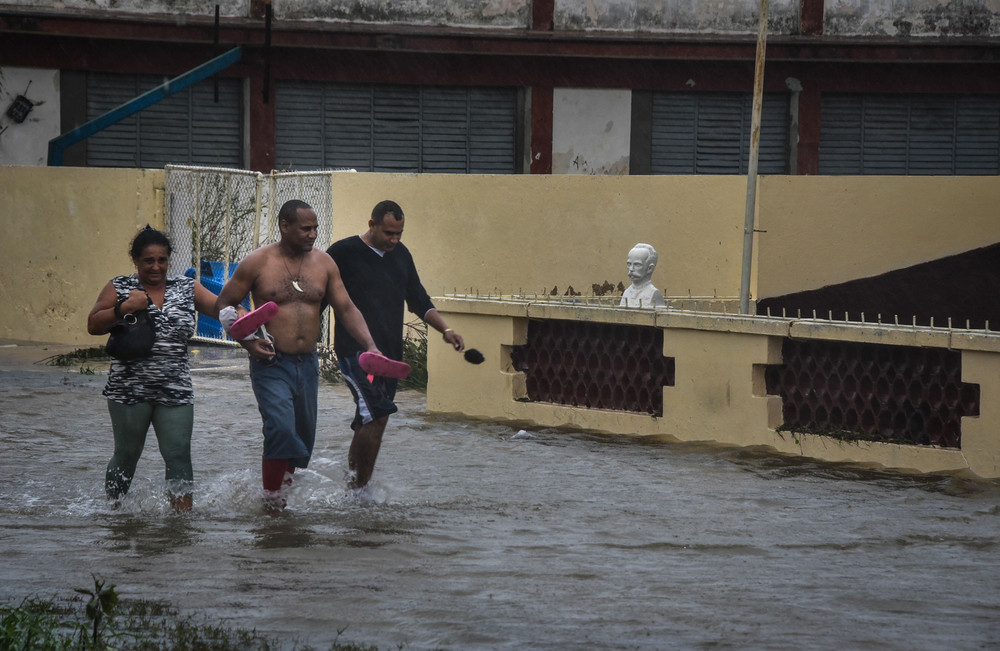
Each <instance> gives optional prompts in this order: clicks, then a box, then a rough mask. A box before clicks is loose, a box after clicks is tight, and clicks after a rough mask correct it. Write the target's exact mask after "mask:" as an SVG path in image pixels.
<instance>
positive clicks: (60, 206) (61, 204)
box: [0, 167, 164, 346]
mask: <svg viewBox="0 0 1000 651" xmlns="http://www.w3.org/2000/svg"><path fill="white" fill-rule="evenodd" d="M163 188H164V176H163V172H162V171H157V170H131V169H127V170H125V169H122V170H119V169H114V170H112V169H96V168H72V167H50V168H45V167H41V168H39V167H0V215H2V219H0V255H2V259H3V264H2V266H0V295H2V296H3V299H4V309H3V312H2V313H0V338H5V339H19V340H24V341H37V342H53V343H66V344H74V345H81V346H93V345H97V344H98V343H101V342H103V340H104V338H98V337H92V336H90V335H88V334H87V314H88V313H89V312H90V308H91V307H93V305H94V301H95V300H96V299H97V294H98V293H99V292H100V291H101V288H102V287H103V286H104V285H105V284H106V283H107V282H108V281H109V280H110V279H111V278H112V277H113V276H115V275H117V274H121V273H130V272H132V271H134V270H135V268H134V267H133V266H132V262H131V259H130V258H129V255H128V247H129V244H130V242H131V241H132V238H133V237H134V236H135V234H136V232H137V231H138V230H139V229H140V228H142V227H143V226H145V225H146V224H147V223H148V224H152V225H153V226H154V227H157V228H163V209H162V206H163Z"/></svg>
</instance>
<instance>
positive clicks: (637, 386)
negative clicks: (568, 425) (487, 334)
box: [511, 319, 674, 416]
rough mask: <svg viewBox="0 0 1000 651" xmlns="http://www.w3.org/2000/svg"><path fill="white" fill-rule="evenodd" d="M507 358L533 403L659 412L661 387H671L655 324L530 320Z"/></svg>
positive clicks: (668, 361)
mask: <svg viewBox="0 0 1000 651" xmlns="http://www.w3.org/2000/svg"><path fill="white" fill-rule="evenodd" d="M511 361H512V363H513V366H514V368H515V369H516V370H518V371H521V372H523V373H524V374H525V381H526V385H527V391H528V399H529V400H531V401H533V402H551V403H556V404H561V405H571V406H574V407H587V408H591V409H613V410H616V411H632V412H640V413H647V414H652V415H654V416H662V415H663V387H664V386H673V385H674V358H672V357H664V356H663V330H662V329H660V328H652V327H644V326H627V325H616V324H611V323H593V322H587V321H564V320H555V319H553V320H537V319H533V320H531V321H529V322H528V343H527V344H526V345H523V346H514V347H513V349H512V351H511Z"/></svg>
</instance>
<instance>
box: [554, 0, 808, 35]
mask: <svg viewBox="0 0 1000 651" xmlns="http://www.w3.org/2000/svg"><path fill="white" fill-rule="evenodd" d="M758 7H759V2H758V0H666V1H665V2H664V1H663V0H584V1H583V2H581V1H580V0H555V12H554V23H555V29H557V30H567V31H579V30H615V31H641V32H691V33H697V32H723V33H733V32H735V33H756V32H757V14H758ZM767 22H768V29H769V30H770V31H771V32H772V33H779V34H794V33H798V31H799V30H798V24H799V3H798V1H797V0H771V2H770V7H769V9H768V21H767Z"/></svg>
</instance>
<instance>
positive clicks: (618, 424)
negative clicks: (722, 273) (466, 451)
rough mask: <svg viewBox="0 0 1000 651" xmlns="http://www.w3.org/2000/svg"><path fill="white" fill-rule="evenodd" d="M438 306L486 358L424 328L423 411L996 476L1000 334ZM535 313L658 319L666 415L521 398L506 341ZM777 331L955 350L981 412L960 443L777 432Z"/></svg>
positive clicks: (632, 321)
mask: <svg viewBox="0 0 1000 651" xmlns="http://www.w3.org/2000/svg"><path fill="white" fill-rule="evenodd" d="M439 308H440V309H441V310H442V313H443V314H444V315H445V317H446V319H447V321H448V324H449V325H450V326H451V327H453V328H454V329H455V330H456V331H458V332H460V333H461V334H462V336H463V337H464V338H465V341H466V343H467V345H468V346H470V347H475V348H478V349H479V350H481V351H482V352H483V354H484V355H485V357H486V361H485V362H484V363H482V364H480V365H471V364H468V363H466V362H465V361H464V360H463V359H462V356H461V355H457V354H455V352H454V351H453V350H451V349H450V347H448V346H447V345H445V344H444V343H443V342H442V341H441V339H440V337H431V338H430V339H429V346H428V362H427V367H428V373H429V377H430V382H429V384H428V387H427V409H428V410H430V411H435V412H440V413H449V414H457V415H462V416H464V417H472V418H482V419H486V420H491V421H493V420H505V421H510V422H513V423H526V424H534V425H540V426H546V427H568V428H573V429H577V430H580V429H583V430H595V431H602V432H610V433H613V434H621V435H627V436H658V437H662V438H666V439H670V440H678V441H690V442H695V441H698V442H710V443H717V444H723V445H736V446H758V445H763V446H768V447H771V448H773V449H775V450H777V451H779V452H782V453H784V454H791V455H797V456H806V457H813V458H816V459H825V460H827V461H835V462H852V463H862V464H870V465H873V466H880V467H885V468H894V469H904V470H916V471H919V472H944V471H952V472H957V471H972V472H973V473H975V474H977V475H979V476H981V477H991V478H993V477H1000V428H998V427H997V422H998V418H1000V413H998V410H997V409H996V408H995V405H996V404H997V401H996V400H995V399H994V396H997V395H1000V335H996V334H984V333H969V332H966V333H960V332H952V331H949V330H947V329H946V328H939V329H936V330H933V331H931V330H927V329H919V328H906V327H903V328H899V329H894V328H891V327H889V326H877V325H867V326H855V325H844V324H842V323H840V324H838V323H823V322H816V321H812V320H806V321H794V320H790V319H788V320H786V319H766V318H761V317H741V316H721V315H708V314H693V313H679V312H673V311H656V312H654V311H652V310H620V309H614V308H593V307H580V306H570V305H560V306H553V305H545V304H540V303H535V302H522V303H513V302H507V303H506V304H505V303H500V302H496V301H483V300H476V299H440V305H439ZM532 318H541V319H548V318H552V319H573V320H582V321H601V322H607V323H619V324H628V325H646V326H650V327H660V328H663V329H664V334H663V354H664V355H665V356H668V357H673V358H674V364H675V381H674V386H672V387H664V388H663V414H664V415H663V416H662V417H655V416H650V415H647V414H638V413H629V412H619V411H611V410H604V409H586V408H579V407H571V406H564V405H556V404H550V403H542V402H528V401H525V400H524V398H526V392H525V390H524V377H523V374H521V373H518V372H515V371H514V370H513V368H512V367H511V364H510V346H512V345H522V344H524V343H526V342H527V330H526V329H527V323H528V319H532ZM785 337H793V338H797V339H826V340H839V341H855V342H868V343H882V344H895V345H906V346H936V347H943V348H948V349H952V350H961V352H962V367H963V376H962V379H963V381H965V382H974V383H977V384H979V386H980V392H981V393H980V395H981V398H980V410H981V413H980V416H979V417H976V418H965V419H963V421H962V449H961V450H955V449H943V448H935V447H932V446H915V445H898V444H888V443H874V442H844V441H840V440H837V439H833V438H829V437H825V436H818V435H810V434H793V433H790V432H779V431H777V427H778V426H779V425H781V424H782V420H781V399H780V398H779V397H777V396H769V395H767V392H766V388H765V383H764V378H763V370H764V365H766V364H779V363H781V342H782V341H783V339H784V338H785Z"/></svg>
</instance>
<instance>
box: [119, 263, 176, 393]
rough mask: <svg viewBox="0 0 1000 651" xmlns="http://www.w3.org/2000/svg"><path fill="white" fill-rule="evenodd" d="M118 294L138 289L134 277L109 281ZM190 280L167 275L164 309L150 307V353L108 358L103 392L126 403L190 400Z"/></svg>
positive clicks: (138, 286)
mask: <svg viewBox="0 0 1000 651" xmlns="http://www.w3.org/2000/svg"><path fill="white" fill-rule="evenodd" d="M111 283H112V284H113V285H114V287H115V292H116V293H117V294H118V299H119V300H120V299H123V298H128V295H129V293H130V292H131V291H132V290H133V289H140V290H141V289H142V285H140V284H139V280H138V278H136V277H135V276H134V275H132V276H117V277H115V278H113V279H112V280H111ZM194 312H195V308H194V280H193V279H191V278H188V277H186V276H172V277H170V278H167V287H166V293H165V296H164V299H163V309H160V308H158V307H156V306H155V305H150V306H149V313H150V316H152V317H153V324H154V326H155V328H156V343H155V344H153V352H152V354H151V355H150V356H149V357H146V358H145V359H138V360H135V361H131V362H122V361H120V360H117V359H112V360H111V372H110V373H109V374H108V384H107V386H105V387H104V395H105V396H107V397H108V398H109V399H110V400H114V401H115V402H120V403H123V404H126V405H134V404H136V403H139V402H155V403H157V404H161V405H166V406H168V407H176V406H180V405H189V404H192V403H193V402H194V391H193V389H192V388H191V371H190V367H189V365H188V350H187V347H188V340H189V339H190V338H191V336H192V335H193V334H194V328H195V314H194Z"/></svg>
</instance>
